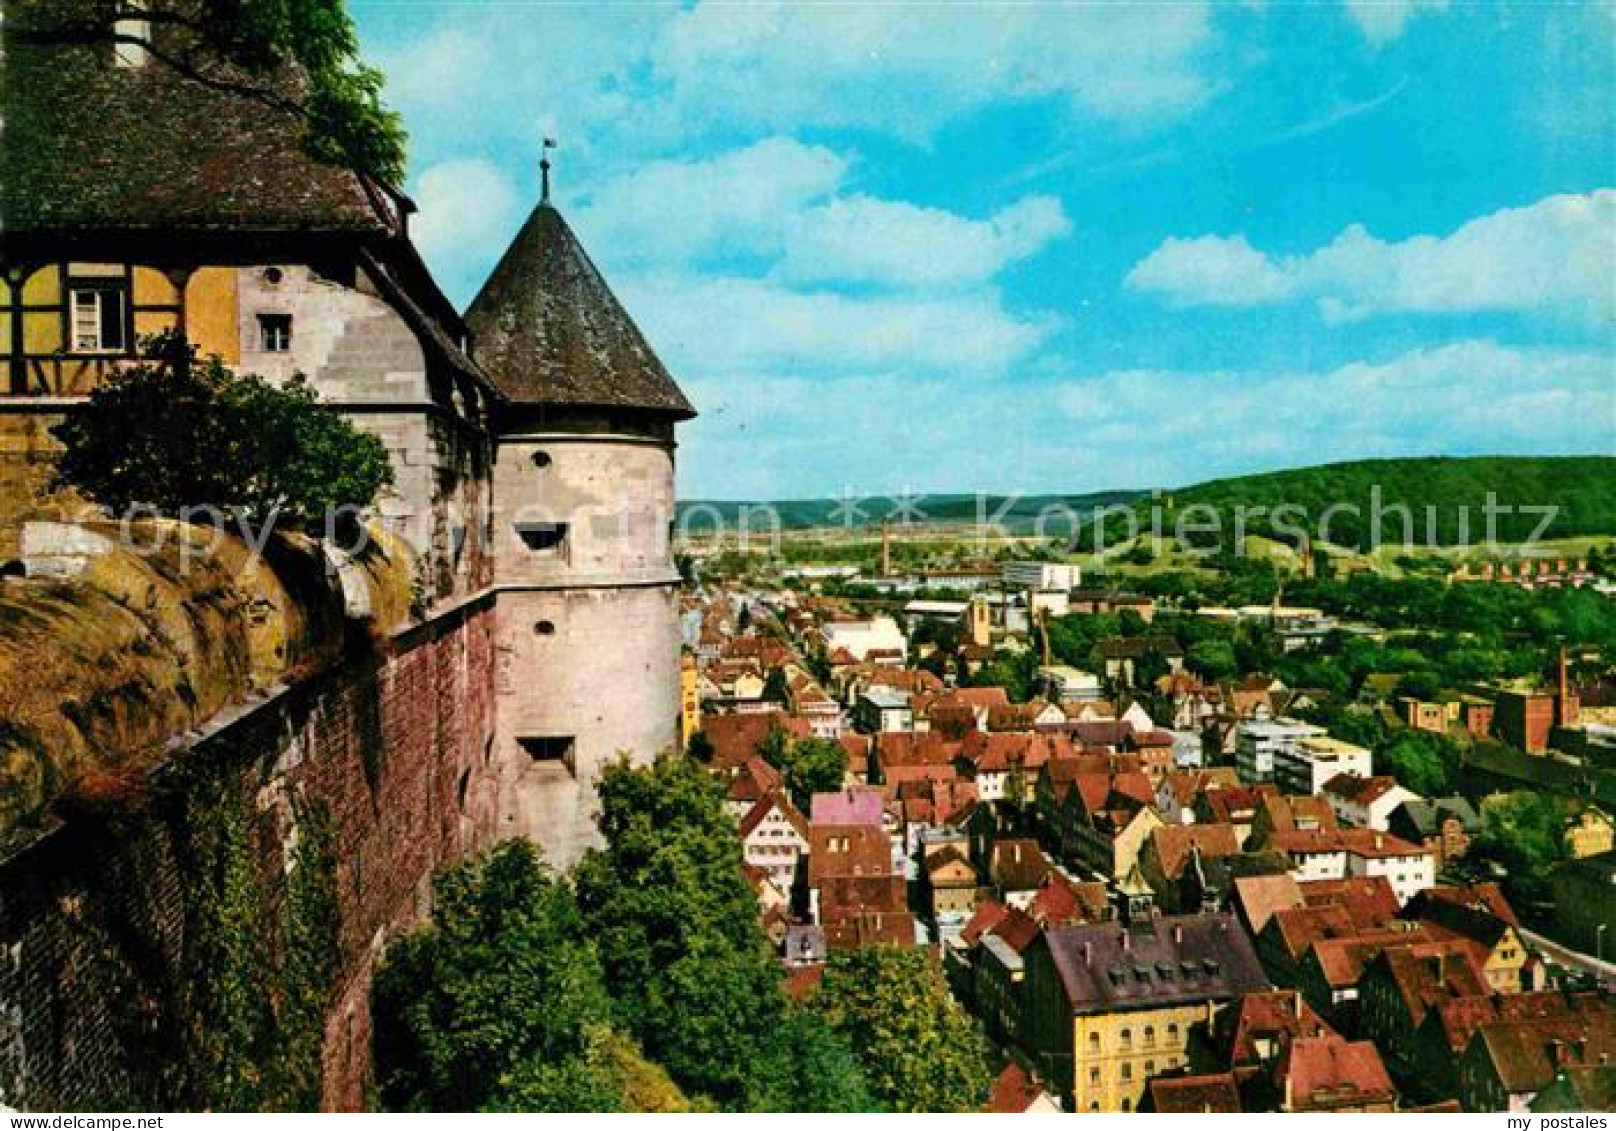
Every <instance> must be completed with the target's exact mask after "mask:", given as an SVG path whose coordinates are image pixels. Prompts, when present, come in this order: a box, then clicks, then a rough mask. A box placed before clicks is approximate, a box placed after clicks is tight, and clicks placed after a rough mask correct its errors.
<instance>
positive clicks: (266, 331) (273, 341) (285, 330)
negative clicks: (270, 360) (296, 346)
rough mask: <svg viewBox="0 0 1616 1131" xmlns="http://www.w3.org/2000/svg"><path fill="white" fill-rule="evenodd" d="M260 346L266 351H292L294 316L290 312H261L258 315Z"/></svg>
mask: <svg viewBox="0 0 1616 1131" xmlns="http://www.w3.org/2000/svg"><path fill="white" fill-rule="evenodd" d="M258 348H259V349H261V350H263V351H264V352H265V353H289V352H291V349H292V316H291V315H290V314H260V315H259V316H258Z"/></svg>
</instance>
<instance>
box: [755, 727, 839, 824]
mask: <svg viewBox="0 0 1616 1131" xmlns="http://www.w3.org/2000/svg"><path fill="white" fill-rule="evenodd" d="M776 733H778V734H781V735H784V732H783V731H779V730H776V731H774V732H771V734H770V735H769V736H768V737H767V738H766V739H765V740H764V743H763V745H762V746H761V747H759V750H760V751H761V752H762V754H763V758H764V760H765V761H767V762H768V763H769V765H771V766H773V767H774V768H775V769H777V770H779V771H780V776H781V777H782V778H783V779H785V785H786V792H787V793H788V794H789V795H790V797H791V803H792V804H793V805H795V806H796V807H797V808H799V809H801V810H802V811H803V812H804V813H806V812H807V811H808V805H809V802H811V801H812V800H813V796H814V794H816V793H832V792H834V791H836V790H838V789H841V788H842V779H843V778H844V777H846V775H847V751H846V750H845V749H844V748H843V747H842V744H841V743H840V742H832V741H831V740H830V739H828V738H799V739H797V741H795V742H779V741H770V740H771V739H773V737H774V734H776Z"/></svg>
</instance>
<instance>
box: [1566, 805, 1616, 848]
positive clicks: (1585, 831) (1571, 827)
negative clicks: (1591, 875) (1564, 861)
mask: <svg viewBox="0 0 1616 1131" xmlns="http://www.w3.org/2000/svg"><path fill="white" fill-rule="evenodd" d="M1563 836H1564V839H1565V846H1566V855H1567V856H1569V857H1570V858H1571V859H1573V860H1580V859H1582V857H1584V856H1598V855H1599V854H1600V853H1601V852H1609V851H1610V850H1611V849H1612V848H1616V822H1613V821H1612V820H1611V818H1610V814H1609V813H1606V812H1605V811H1604V810H1603V809H1600V808H1599V807H1598V806H1595V805H1585V806H1583V808H1582V811H1581V812H1580V813H1578V814H1577V815H1576V816H1575V817H1572V818H1571V819H1570V820H1569V821H1567V822H1566V828H1565V833H1564V834H1563Z"/></svg>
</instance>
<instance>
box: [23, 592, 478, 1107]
mask: <svg viewBox="0 0 1616 1131" xmlns="http://www.w3.org/2000/svg"><path fill="white" fill-rule="evenodd" d="M393 643H394V646H393V648H392V650H391V652H390V654H389V655H387V656H386V657H385V658H383V659H374V658H373V659H370V660H366V661H357V662H351V663H349V664H347V665H345V666H341V667H337V668H334V669H332V670H329V671H326V672H323V673H322V674H320V675H317V676H314V677H312V678H310V679H308V680H307V681H305V682H304V683H302V684H299V685H297V686H295V687H293V688H291V689H289V690H287V691H284V692H282V693H280V694H279V695H277V696H274V697H271V698H268V699H265V700H262V701H260V702H258V703H257V704H255V705H252V706H250V707H248V708H245V709H242V710H240V711H238V712H236V713H235V714H234V715H233V716H232V717H230V718H228V719H226V720H224V721H222V722H221V723H219V724H217V725H216V726H215V727H214V728H213V729H211V730H210V731H208V732H206V733H205V734H203V735H202V736H200V737H197V738H194V740H193V741H191V742H190V743H189V744H188V745H187V747H186V748H185V749H183V750H182V751H180V752H177V753H176V754H175V755H174V756H173V757H172V758H171V759H170V760H169V761H168V762H167V763H165V765H164V766H163V767H162V768H161V769H160V770H159V771H158V772H157V773H156V774H155V775H154V776H153V779H152V781H151V784H150V786H149V788H148V789H147V790H146V791H145V792H144V793H143V794H140V795H137V796H133V797H130V798H128V799H126V800H125V802H124V804H122V805H121V806H119V807H117V808H116V809H114V810H109V811H107V812H99V813H98V812H87V813H78V814H75V815H74V816H73V817H72V818H71V819H70V820H68V821H67V822H66V823H65V824H62V825H59V826H57V827H56V828H54V829H52V830H50V831H48V832H46V833H44V834H43V835H41V836H40V837H38V838H37V839H36V840H34V841H33V842H32V843H30V844H28V845H26V846H25V847H23V848H21V849H19V850H17V851H15V852H13V853H12V854H11V855H10V856H9V857H7V858H6V859H4V860H3V861H0V1102H3V1103H5V1104H7V1105H10V1106H12V1107H18V1108H28V1109H57V1110H61V1109H68V1110H74V1109H77V1110H85V1109H95V1110H119V1109H122V1110H133V1109H145V1110H151V1109H154V1108H155V1109H166V1108H175V1107H178V1108H211V1109H214V1110H257V1109H308V1108H312V1107H316V1106H323V1107H327V1108H350V1109H351V1108H356V1107H360V1106H362V1105H363V1103H364V1100H365V1096H366V1088H367V1083H368V1075H369V1048H370V1018H369V1009H368V991H369V984H370V975H371V970H372V966H373V964H374V961H375V959H376V957H377V955H378V953H379V951H380V948H381V945H382V944H383V942H384V941H385V940H386V938H387V937H388V936H389V934H390V933H391V932H394V931H396V930H398V929H400V928H402V927H404V926H407V925H408V924H410V923H412V922H414V921H415V920H416V918H417V917H418V916H419V914H420V913H421V912H422V911H423V910H424V905H425V900H426V898H427V894H428V891H429V883H430V879H431V875H432V873H433V871H434V869H435V868H436V867H437V866H438V865H439V864H441V863H443V862H445V861H447V860H450V859H453V858H455V857H456V856H458V855H460V854H462V853H464V852H466V851H468V850H469V849H471V848H474V847H476V846H477V845H478V844H480V843H483V842H484V841H487V840H491V839H493V838H494V837H495V836H496V835H497V830H495V829H494V828H493V827H492V825H493V815H494V789H493V785H492V783H491V782H490V781H489V780H488V776H487V775H488V768H487V755H488V751H489V744H490V741H491V737H492V733H493V716H492V706H491V698H490V691H491V678H490V672H491V666H492V659H493V640H492V635H491V612H490V609H489V607H488V605H487V603H486V602H482V603H478V602H473V603H472V604H470V605H468V606H464V607H462V608H460V609H457V610H454V611H451V612H449V613H446V614H444V615H442V616H440V617H438V618H436V619H435V620H433V621H431V622H428V623H427V624H424V625H421V626H419V627H417V628H414V629H412V630H410V631H409V632H408V633H407V634H405V635H404V636H403V637H400V638H398V639H397V640H395V641H394V642H393Z"/></svg>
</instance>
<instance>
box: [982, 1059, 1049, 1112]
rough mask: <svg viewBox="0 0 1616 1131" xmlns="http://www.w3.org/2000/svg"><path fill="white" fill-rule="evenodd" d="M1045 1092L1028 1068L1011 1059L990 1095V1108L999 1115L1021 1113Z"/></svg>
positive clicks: (995, 1081)
mask: <svg viewBox="0 0 1616 1131" xmlns="http://www.w3.org/2000/svg"><path fill="white" fill-rule="evenodd" d="M1043 1094H1044V1090H1043V1089H1042V1088H1040V1087H1039V1086H1038V1084H1037V1082H1036V1081H1035V1080H1033V1078H1032V1077H1031V1076H1028V1075H1027V1070H1026V1069H1025V1068H1022V1067H1021V1065H1019V1064H1017V1063H1015V1062H1014V1061H1011V1062H1010V1063H1009V1064H1006V1065H1005V1066H1004V1071H1003V1072H1001V1073H999V1077H998V1079H996V1080H994V1081H993V1091H992V1092H991V1093H990V1094H989V1096H988V1110H989V1111H991V1112H994V1113H996V1114H999V1115H1020V1114H1022V1113H1023V1112H1025V1111H1026V1110H1027V1109H1028V1108H1029V1107H1031V1106H1032V1105H1033V1104H1034V1103H1036V1102H1037V1101H1038V1097H1039V1096H1042V1095H1043Z"/></svg>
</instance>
